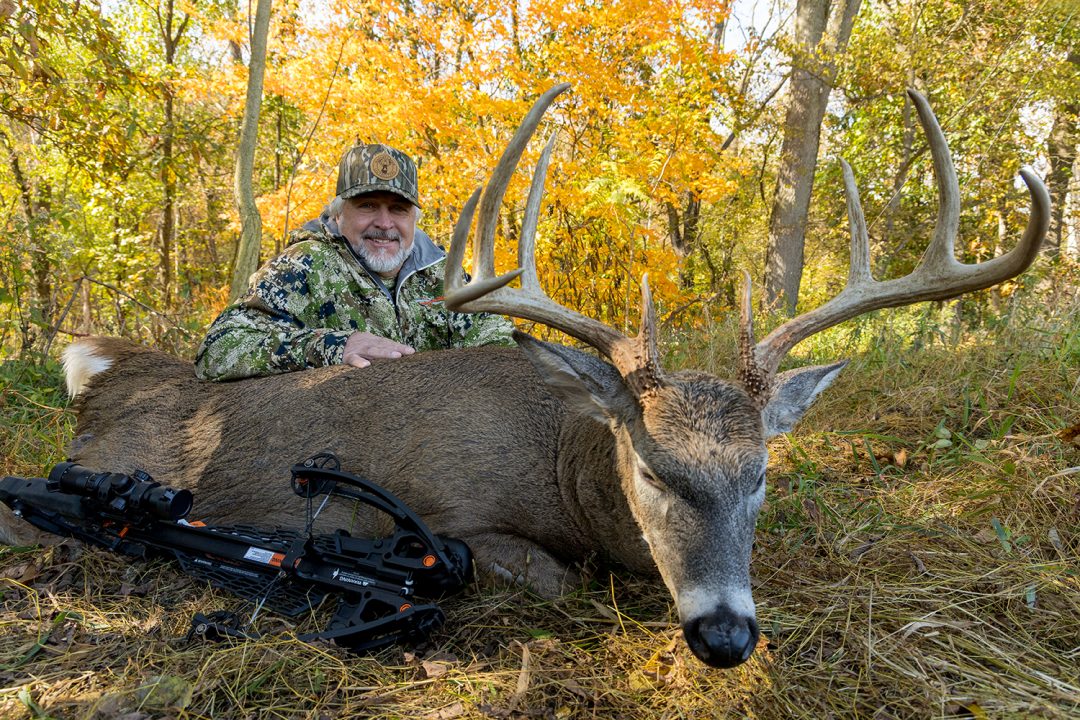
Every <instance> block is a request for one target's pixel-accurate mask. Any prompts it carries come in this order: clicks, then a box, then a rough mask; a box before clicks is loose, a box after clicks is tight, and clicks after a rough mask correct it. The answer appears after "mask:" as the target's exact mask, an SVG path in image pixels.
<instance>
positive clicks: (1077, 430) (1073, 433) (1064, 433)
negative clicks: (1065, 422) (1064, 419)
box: [1058, 423, 1080, 444]
mask: <svg viewBox="0 0 1080 720" xmlns="http://www.w3.org/2000/svg"><path fill="white" fill-rule="evenodd" d="M1058 437H1059V438H1061V439H1062V440H1064V441H1065V442H1068V443H1073V444H1080V441H1078V438H1080V423H1077V424H1075V425H1073V426H1072V427H1067V428H1065V429H1064V430H1060V431H1058Z"/></svg>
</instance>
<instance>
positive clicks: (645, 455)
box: [0, 86, 1049, 667]
mask: <svg viewBox="0 0 1080 720" xmlns="http://www.w3.org/2000/svg"><path fill="white" fill-rule="evenodd" d="M564 89H566V86H558V87H556V88H553V89H552V90H550V91H548V92H547V93H546V94H544V95H543V96H542V97H541V98H540V99H539V100H538V101H537V103H536V105H535V106H534V107H533V109H532V110H531V111H530V112H529V114H528V115H527V116H526V118H525V120H524V121H523V123H522V125H521V127H520V128H519V129H518V131H517V133H516V134H515V135H514V137H513V139H512V140H511V142H510V144H509V146H508V147H507V149H506V151H505V153H504V154H503V156H502V158H501V159H500V161H499V163H498V165H497V167H496V168H495V170H494V173H493V175H492V178H491V181H490V182H489V183H488V186H487V189H486V192H485V194H484V198H483V202H482V203H481V206H480V216H479V220H478V222H477V230H476V248H475V268H474V273H473V276H474V279H473V280H472V282H471V283H469V284H468V285H465V286H462V285H461V283H460V282H455V281H456V279H457V273H456V270H457V269H458V268H459V267H460V264H461V260H462V257H463V254H464V251H465V247H464V246H465V243H466V238H467V235H468V233H469V228H470V226H471V223H472V218H473V213H474V210H475V208H476V203H477V197H478V195H479V191H477V193H474V194H473V197H472V198H470V200H469V202H468V203H467V204H466V205H465V208H464V209H463V210H462V213H461V217H460V219H459V221H458V223H457V226H456V228H455V231H454V237H453V243H452V246H451V252H450V255H451V259H450V261H449V262H448V264H447V268H448V270H447V274H448V276H449V280H448V283H447V287H446V290H447V296H446V304H447V305H448V306H450V307H451V308H455V309H458V310H462V311H467V312H474V311H486V312H495V313H504V314H507V315H511V316H514V317H517V318H523V319H527V320H532V321H534V322H538V323H542V324H544V325H547V326H549V327H552V328H557V329H559V330H561V331H563V332H565V333H567V334H569V335H571V336H573V337H576V338H578V339H580V340H582V341H584V342H586V343H588V344H589V345H591V346H592V347H594V348H595V349H597V350H599V351H600V353H601V354H602V355H604V356H606V357H607V358H609V359H610V363H609V362H605V361H603V360H600V359H598V358H596V357H594V356H593V355H591V354H589V353H586V352H583V351H581V350H576V349H573V348H569V347H565V346H562V345H556V344H551V343H547V342H540V341H538V340H535V339H533V338H531V337H529V336H528V335H524V334H519V335H518V337H517V340H518V343H519V346H520V348H519V349H515V348H477V349H472V350H453V351H446V352H437V353H426V354H419V355H414V356H410V357H406V358H403V359H400V360H393V361H389V362H384V363H377V364H375V365H373V366H371V367H368V368H363V369H357V368H352V367H344V366H336V367H326V368H321V369H317V370H309V371H304V372H296V373H290V374H286V375H278V376H274V377H266V378H258V379H249V380H243V381H239V382H232V383H221V384H218V383H207V382H200V381H198V380H196V379H195V375H194V373H193V370H192V366H191V364H190V363H187V362H181V361H179V360H176V359H173V358H171V357H169V356H167V355H164V354H162V353H160V352H156V351H153V350H148V349H145V348H141V347H138V346H136V345H134V344H132V343H129V342H127V341H123V340H118V339H108V338H90V339H87V340H83V341H80V342H78V343H75V344H74V345H72V346H71V347H70V348H69V349H68V350H67V352H66V362H67V372H68V382H69V389H70V391H71V392H72V394H73V395H75V396H77V400H76V404H75V407H76V408H77V410H78V431H77V435H78V436H77V437H76V439H75V441H74V442H73V444H72V447H71V458H72V459H73V460H75V461H77V462H79V463H81V464H82V465H85V466H87V467H91V468H95V469H108V470H114V471H126V472H130V471H132V470H134V469H136V468H143V469H145V470H147V471H148V472H149V473H150V474H151V475H153V476H154V477H155V478H157V479H158V480H159V481H162V482H164V483H166V484H170V485H176V486H181V487H186V488H189V489H191V490H193V491H194V493H195V500H196V502H195V512H194V514H195V515H197V516H199V517H201V518H205V519H208V520H211V521H216V522H220V521H231V522H251V523H259V524H263V525H266V524H278V525H286V526H288V525H291V526H298V525H302V522H303V510H302V501H301V500H300V499H299V498H297V497H296V496H294V495H293V493H292V492H291V491H290V489H289V486H288V482H287V477H286V476H287V468H288V467H289V465H290V464H292V463H294V462H297V461H299V460H301V459H303V458H306V457H308V456H310V455H313V454H315V453H317V452H321V451H332V452H334V453H336V454H337V455H338V456H339V457H340V458H341V461H342V466H343V468H344V469H346V470H348V471H350V472H355V473H359V474H362V475H364V476H367V477H368V478H370V479H372V480H374V481H376V482H378V483H380V484H382V485H384V486H386V487H387V488H388V489H390V490H391V491H392V492H393V493H395V494H396V495H397V496H399V497H400V498H402V499H403V500H404V501H405V502H406V503H408V504H409V505H410V506H411V507H412V508H413V509H414V510H415V511H416V512H418V513H419V514H420V515H421V516H422V517H423V518H424V520H426V521H427V522H428V523H429V524H430V526H431V527H432V529H433V530H435V531H436V532H438V533H443V534H446V535H451V536H454V537H458V538H461V539H463V540H465V541H466V542H468V543H469V545H470V546H471V547H472V550H473V552H474V554H475V557H476V561H477V564H478V567H479V568H480V569H481V570H482V571H488V572H489V573H493V574H494V575H496V576H501V577H504V578H506V579H509V580H511V581H516V582H523V583H525V584H527V585H529V586H530V587H532V588H533V589H535V590H536V591H538V592H540V593H542V594H545V595H556V594H558V593H559V592H561V591H563V590H564V589H566V588H568V587H574V586H576V585H578V582H579V579H578V577H577V575H576V571H575V570H573V569H572V568H574V567H575V566H576V565H577V563H579V562H580V561H581V560H583V559H585V558H586V557H588V556H599V557H600V558H602V559H604V560H607V561H613V562H616V563H620V564H622V565H624V566H626V567H628V568H630V569H631V570H633V571H637V572H655V571H657V570H658V571H659V573H660V576H661V577H662V578H663V581H664V583H665V584H666V585H667V587H668V589H669V590H670V591H671V594H672V597H673V598H674V599H675V603H676V605H677V607H678V612H679V617H680V620H681V622H682V626H683V629H684V632H685V637H686V641H687V643H688V644H689V646H690V648H691V649H692V650H693V652H694V654H695V655H697V656H698V657H699V658H701V659H702V660H703V661H704V662H706V663H708V664H710V665H713V666H717V667H730V666H733V665H736V664H738V663H741V662H743V661H745V660H746V659H747V658H748V657H750V654H751V652H753V650H754V647H755V646H756V644H757V641H758V626H757V623H756V620H755V615H754V601H753V599H752V597H751V592H750V550H751V546H752V544H753V538H754V523H755V520H756V518H757V514H758V509H759V508H760V506H761V503H762V500H763V499H764V497H765V467H766V462H767V452H766V448H765V442H766V440H768V439H769V438H770V437H772V436H774V435H776V434H778V433H783V432H787V431H788V430H790V429H791V428H792V426H793V425H794V424H795V423H796V422H797V421H798V419H799V418H800V417H801V416H802V415H803V413H804V412H805V411H806V409H807V408H808V407H809V406H810V404H811V403H812V402H813V401H814V399H815V398H816V397H817V395H818V393H820V392H821V391H822V390H823V389H824V388H825V387H827V386H828V385H829V384H830V383H831V382H832V381H833V379H834V378H835V377H836V375H837V373H839V372H840V370H841V368H842V367H843V365H844V363H843V362H839V363H836V364H833V365H826V366H817V367H804V368H799V369H796V370H789V371H787V372H783V373H777V369H778V366H779V365H780V362H781V360H782V359H783V358H784V356H785V355H786V354H787V352H788V351H789V350H790V349H791V348H792V347H793V346H794V345H795V344H796V343H798V342H799V341H800V340H803V339H804V338H806V337H809V336H810V335H812V334H814V333H816V332H818V331H820V330H823V329H825V328H828V327H831V326H833V325H835V324H837V323H839V322H842V321H843V320H846V319H848V318H852V317H855V316H856V315H859V314H861V313H864V312H867V311H869V310H873V309H876V308H884V307H891V306H899V305H906V304H909V303H914V302H918V301H921V300H941V299H945V298H950V297H953V296H956V295H959V294H961V293H964V292H968V291H971V290H976V289H979V288H985V287H989V286H991V285H994V284H996V283H998V282H1001V281H1002V280H1005V279H1007V278H1010V277H1013V276H1015V275H1017V274H1019V273H1021V272H1023V270H1024V269H1025V268H1027V267H1028V265H1030V264H1031V262H1032V261H1033V260H1034V258H1035V256H1036V254H1037V253H1038V249H1039V245H1040V243H1041V241H1042V237H1043V235H1044V234H1045V232H1046V226H1047V218H1048V217H1049V211H1048V206H1049V198H1048V196H1047V193H1046V190H1045V189H1044V187H1043V185H1042V183H1041V182H1039V180H1038V178H1036V177H1035V176H1034V175H1033V174H1032V173H1030V172H1028V171H1026V170H1025V171H1022V174H1023V177H1024V180H1025V181H1026V183H1027V185H1028V188H1029V190H1030V194H1031V202H1032V208H1031V215H1030V218H1029V221H1028V227H1027V229H1026V231H1025V233H1024V235H1023V239H1022V240H1021V241H1020V243H1019V244H1018V245H1017V247H1016V248H1015V249H1014V250H1012V251H1011V252H1009V253H1008V254H1007V255H1004V256H1002V257H998V258H995V259H993V260H990V261H988V262H985V263H982V264H979V265H964V264H961V263H959V262H957V261H956V260H955V259H954V256H953V241H954V237H955V234H956V230H957V223H958V218H959V191H958V188H957V181H956V175H955V172H954V170H953V166H952V161H951V159H950V155H949V150H948V147H947V146H946V143H945V140H944V137H943V135H942V133H941V129H940V127H939V126H938V123H937V121H936V120H935V118H934V116H933V114H932V113H931V111H930V108H929V106H928V105H927V102H926V100H925V99H924V98H922V97H921V96H920V95H918V94H916V93H914V92H912V93H911V97H912V100H913V101H914V102H915V105H916V107H917V109H918V112H919V119H920V122H921V123H922V125H923V128H924V129H925V131H926V133H927V136H928V137H929V142H930V150H931V153H932V155H933V159H934V169H935V173H936V176H937V183H938V187H939V191H940V194H941V206H940V210H939V213H938V220H937V228H936V230H935V231H934V236H933V239H932V240H931V242H930V245H929V248H928V249H927V251H926V255H925V257H924V258H923V260H922V263H921V264H920V265H919V266H918V267H917V268H916V269H915V271H914V272H912V273H911V274H910V275H909V276H907V277H904V278H901V279H896V280H889V281H885V282H877V281H874V280H873V279H872V278H871V275H870V259H869V246H868V240H867V236H866V228H865V223H864V220H863V215H862V211H861V210H860V207H859V200H858V196H857V191H856V188H855V184H854V180H853V178H852V174H851V170H850V168H849V167H848V166H847V165H846V164H845V165H844V180H845V187H846V190H847V194H848V215H849V220H850V223H851V228H852V229H851V236H852V237H851V269H850V271H849V276H848V283H847V286H846V287H845V289H844V290H843V292H841V293H840V295H839V296H837V297H836V298H835V299H833V300H831V301H830V302H828V303H826V304H825V305H823V306H821V307H819V308H817V309H816V310H813V311H812V312H809V313H806V314H805V315H802V316H800V317H797V318H795V319H793V320H790V321H789V322H787V323H785V324H783V325H782V326H781V327H779V328H777V329H776V330H774V331H773V332H772V333H771V334H770V335H769V336H768V337H766V338H765V339H764V340H763V341H761V342H759V343H757V344H756V345H755V344H754V339H753V329H752V324H751V311H750V289H749V283H747V285H746V287H745V290H744V297H743V300H742V333H741V335H742V338H741V354H740V357H741V368H740V369H739V371H738V376H739V377H738V380H736V381H734V382H731V381H727V380H722V379H719V378H717V377H714V376H712V375H709V374H706V373H703V372H696V371H682V372H665V371H664V370H663V369H662V366H661V360H660V357H659V356H658V353H657V349H656V323H655V319H654V311H653V306H652V303H651V301H650V298H649V290H648V285H647V283H646V282H643V283H642V291H643V292H642V295H643V298H642V323H641V332H640V334H639V335H638V336H637V337H636V338H634V339H631V338H627V337H625V336H623V335H621V334H620V333H619V332H617V331H616V330H613V329H612V328H610V327H608V326H606V325H603V324H602V323H600V322H598V321H595V320H592V319H590V318H587V317H584V316H582V315H580V314H578V313H576V312H573V311H571V310H568V309H565V308H562V307H560V306H558V305H556V304H555V303H553V302H552V301H551V300H549V299H548V298H547V297H546V296H545V295H544V293H543V291H542V290H541V289H540V288H539V284H538V281H537V276H536V271H535V266H534V260H533V242H534V234H535V230H536V225H537V218H538V214H539V208H540V198H541V195H542V192H543V184H544V176H545V173H546V170H547V164H548V160H549V157H550V154H551V150H552V147H553V143H550V142H549V143H548V145H547V148H546V149H545V151H544V153H543V155H542V157H541V159H540V162H539V164H538V166H537V169H536V172H535V174H534V178H533V183H532V189H531V190H530V193H529V199H528V201H527V207H526V211H525V217H524V220H523V223H522V232H521V249H520V253H521V254H520V262H521V266H522V268H523V269H519V270H517V271H515V272H512V273H508V274H506V275H503V276H500V277H496V276H495V274H494V263H493V255H494V253H493V246H494V245H493V244H494V234H495V228H496V225H497V217H498V212H499V207H500V205H501V203H502V199H503V195H504V193H505V190H506V187H507V185H508V183H509V181H510V177H511V174H512V173H513V172H514V169H515V167H516V166H517V164H518V162H519V160H520V158H521V154H522V151H523V149H524V147H525V145H526V143H527V142H528V140H529V138H530V137H531V136H532V134H533V132H534V131H535V129H536V127H537V126H538V124H539V122H540V120H541V117H542V116H543V114H544V112H545V111H546V109H547V107H548V105H549V104H550V103H551V101H552V100H553V99H554V98H555V96H556V95H558V94H559V93H561V92H562V91H563V90H564ZM519 275H520V277H521V287H520V288H511V287H509V286H508V283H509V282H510V281H511V280H512V279H513V278H515V277H517V276H519ZM332 504H333V503H331V505H332ZM352 512H353V511H352V509H351V508H347V507H334V508H328V509H327V511H326V512H325V513H324V514H323V516H322V517H321V518H320V522H322V521H328V522H329V524H330V525H331V526H335V527H352V528H356V527H357V526H359V529H361V530H364V531H368V532H373V531H377V528H375V527H371V526H370V520H369V519H367V518H365V517H354V516H353V514H352ZM8 522H9V525H10V518H9V521H8ZM0 529H2V528H0ZM8 529H9V530H10V529H11V528H10V527H9V528H8Z"/></svg>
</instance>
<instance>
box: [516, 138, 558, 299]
mask: <svg viewBox="0 0 1080 720" xmlns="http://www.w3.org/2000/svg"><path fill="white" fill-rule="evenodd" d="M557 136H558V133H554V132H553V133H551V137H550V138H548V141H547V145H545V146H544V152H542V153H540V160H539V161H538V162H537V163H536V172H534V173H533V179H532V185H530V186H529V199H528V200H526V201H525V216H524V217H523V218H522V220H521V239H520V240H519V241H518V265H519V266H520V267H521V268H522V271H523V272H522V275H521V287H523V288H524V289H526V290H529V291H532V290H535V291H536V292H539V293H543V289H541V287H540V278H539V277H537V275H536V226H537V225H539V223H540V203H541V201H542V200H543V199H544V181H545V180H546V179H547V171H548V165H549V164H550V162H551V152H552V151H553V150H554V149H555V140H556V138H557Z"/></svg>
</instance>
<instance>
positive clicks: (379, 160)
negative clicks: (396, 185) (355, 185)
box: [371, 150, 401, 180]
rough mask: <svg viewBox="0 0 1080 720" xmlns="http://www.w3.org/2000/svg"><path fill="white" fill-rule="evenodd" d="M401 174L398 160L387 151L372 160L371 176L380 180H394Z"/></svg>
mask: <svg viewBox="0 0 1080 720" xmlns="http://www.w3.org/2000/svg"><path fill="white" fill-rule="evenodd" d="M399 172H401V168H400V167H399V166H398V162H397V160H395V159H394V158H393V157H392V156H391V155H390V153H388V152H386V151H385V150H383V151H381V152H379V153H377V154H376V155H375V157H373V158H371V174H372V175H374V176H375V177H377V178H379V179H380V180H393V179H394V178H396V177H397V176H398V173H399Z"/></svg>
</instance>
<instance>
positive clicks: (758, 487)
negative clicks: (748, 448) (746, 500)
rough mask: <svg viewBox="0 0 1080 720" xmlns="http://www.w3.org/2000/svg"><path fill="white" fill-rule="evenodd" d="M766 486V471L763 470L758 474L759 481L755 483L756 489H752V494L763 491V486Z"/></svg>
mask: <svg viewBox="0 0 1080 720" xmlns="http://www.w3.org/2000/svg"><path fill="white" fill-rule="evenodd" d="M764 486H765V471H764V470H762V471H761V474H760V475H758V479H757V482H756V483H754V489H753V490H751V491H750V494H751V495H756V494H757V493H758V492H760V491H761V488H763V487H764Z"/></svg>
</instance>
